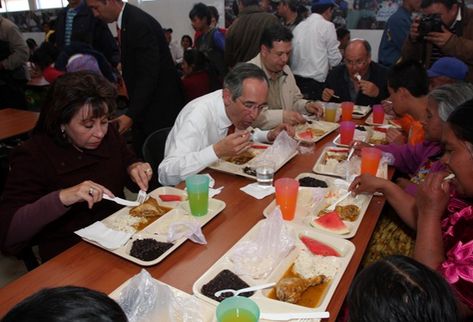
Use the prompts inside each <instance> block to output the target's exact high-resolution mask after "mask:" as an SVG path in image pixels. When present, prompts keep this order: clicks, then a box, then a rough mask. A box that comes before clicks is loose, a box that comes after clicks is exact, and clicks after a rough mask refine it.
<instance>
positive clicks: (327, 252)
mask: <svg viewBox="0 0 473 322" xmlns="http://www.w3.org/2000/svg"><path fill="white" fill-rule="evenodd" d="M299 239H300V240H301V241H302V242H303V243H304V245H306V247H307V248H308V249H309V250H310V251H311V252H312V254H314V255H322V256H336V257H340V256H341V255H340V253H339V252H337V251H336V250H335V249H333V248H332V247H330V246H329V245H327V244H324V243H322V242H319V241H318V240H316V239H313V238H310V237H308V236H304V235H301V236H299Z"/></svg>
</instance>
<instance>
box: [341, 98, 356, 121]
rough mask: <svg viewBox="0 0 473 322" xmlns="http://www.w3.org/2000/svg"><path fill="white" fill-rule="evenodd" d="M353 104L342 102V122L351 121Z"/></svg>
mask: <svg viewBox="0 0 473 322" xmlns="http://www.w3.org/2000/svg"><path fill="white" fill-rule="evenodd" d="M353 106H354V104H353V102H343V103H342V104H341V107H342V121H351V118H352V114H353Z"/></svg>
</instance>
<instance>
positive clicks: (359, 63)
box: [345, 58, 366, 66]
mask: <svg viewBox="0 0 473 322" xmlns="http://www.w3.org/2000/svg"><path fill="white" fill-rule="evenodd" d="M345 64H347V65H352V66H353V65H356V66H363V65H364V64H366V59H357V60H348V59H346V58H345Z"/></svg>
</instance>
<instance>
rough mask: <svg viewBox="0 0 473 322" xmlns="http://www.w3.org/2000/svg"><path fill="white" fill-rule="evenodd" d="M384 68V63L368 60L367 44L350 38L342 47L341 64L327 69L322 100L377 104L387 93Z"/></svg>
mask: <svg viewBox="0 0 473 322" xmlns="http://www.w3.org/2000/svg"><path fill="white" fill-rule="evenodd" d="M387 72H388V70H387V68H386V67H384V66H381V65H379V64H377V63H375V62H373V61H371V46H370V44H369V43H368V42H367V41H366V40H363V39H354V40H352V41H350V42H349V43H348V45H347V47H346V49H345V61H344V64H343V65H339V66H337V67H335V68H333V69H332V70H331V71H330V72H329V73H328V75H327V79H326V80H325V88H324V90H323V92H322V100H324V101H326V102H328V101H334V102H344V101H351V102H354V103H355V104H357V105H373V104H379V103H380V102H381V101H382V100H384V99H385V98H387V97H388V96H389V93H388V89H387V81H386V76H387Z"/></svg>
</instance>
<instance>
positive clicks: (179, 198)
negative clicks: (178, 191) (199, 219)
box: [158, 195, 186, 201]
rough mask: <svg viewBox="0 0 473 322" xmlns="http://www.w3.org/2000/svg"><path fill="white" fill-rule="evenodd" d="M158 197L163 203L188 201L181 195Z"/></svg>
mask: <svg viewBox="0 0 473 322" xmlns="http://www.w3.org/2000/svg"><path fill="white" fill-rule="evenodd" d="M158 197H159V199H161V200H162V201H181V200H185V199H186V198H185V197H184V196H181V195H158Z"/></svg>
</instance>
